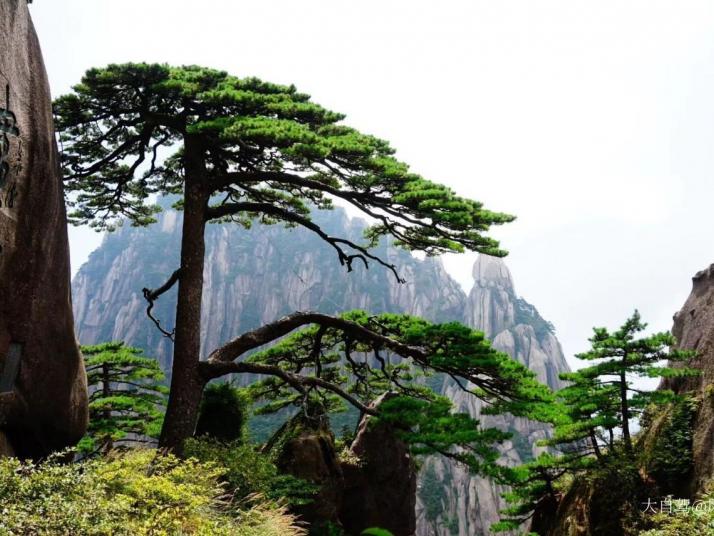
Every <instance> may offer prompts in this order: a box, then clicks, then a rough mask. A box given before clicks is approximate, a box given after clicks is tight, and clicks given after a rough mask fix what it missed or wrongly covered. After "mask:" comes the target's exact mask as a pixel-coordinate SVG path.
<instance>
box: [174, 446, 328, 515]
mask: <svg viewBox="0 0 714 536" xmlns="http://www.w3.org/2000/svg"><path fill="white" fill-rule="evenodd" d="M184 454H185V455H186V456H190V457H194V458H196V459H198V460H200V461H202V462H207V463H214V464H217V465H220V466H221V467H224V468H225V472H224V474H223V476H222V479H223V480H224V481H225V482H226V484H227V489H228V490H229V491H230V493H231V494H233V495H234V497H235V498H236V500H238V501H242V500H245V499H248V498H249V497H250V496H253V495H256V494H257V495H264V496H266V497H268V498H270V499H280V500H282V501H283V502H285V503H287V504H290V505H300V504H307V503H309V502H311V501H312V498H313V496H314V495H315V493H316V492H317V490H318V489H319V488H318V486H315V485H314V484H311V483H309V482H307V481H305V480H302V479H299V478H296V477H294V476H291V475H280V474H278V468H277V467H276V465H275V463H274V460H273V458H272V457H271V456H270V455H269V454H264V453H262V452H259V451H257V450H255V446H254V445H250V444H242V443H240V442H238V441H233V442H230V443H223V442H221V441H217V440H215V439H211V438H208V437H201V438H194V439H188V440H186V441H185V442H184Z"/></svg>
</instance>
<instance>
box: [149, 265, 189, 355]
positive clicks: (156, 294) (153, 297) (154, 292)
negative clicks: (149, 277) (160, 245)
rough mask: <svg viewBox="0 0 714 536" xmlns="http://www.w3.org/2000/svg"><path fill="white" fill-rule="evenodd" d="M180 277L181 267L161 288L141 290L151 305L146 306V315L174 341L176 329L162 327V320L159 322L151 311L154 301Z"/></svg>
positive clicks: (165, 335)
mask: <svg viewBox="0 0 714 536" xmlns="http://www.w3.org/2000/svg"><path fill="white" fill-rule="evenodd" d="M180 277H181V269H180V268H179V269H178V270H175V271H174V273H172V274H171V277H169V279H168V280H167V281H166V283H164V284H163V285H161V286H160V287H159V288H157V289H155V290H151V289H148V288H143V289H141V292H142V294H143V295H144V299H146V301H147V302H148V303H149V305H148V306H147V307H146V316H148V317H149V318H150V319H151V321H152V322H153V323H154V324H155V325H156V327H157V328H158V329H159V331H160V332H161V333H162V334H163V335H164V337H168V338H169V339H171V340H172V341H173V340H174V333H176V329H173V330H172V331H170V332H169V331H166V330H165V329H164V328H162V327H161V322H159V320H158V319H157V318H155V317H154V315H153V314H152V313H151V310H152V309H153V308H154V302H155V301H156V300H158V299H159V296H161V295H162V294H164V293H165V292H168V291H169V290H170V289H171V287H173V286H174V285H175V284H176V282H177V281H178V280H179V278H180Z"/></svg>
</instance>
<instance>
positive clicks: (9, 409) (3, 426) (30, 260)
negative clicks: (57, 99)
mask: <svg viewBox="0 0 714 536" xmlns="http://www.w3.org/2000/svg"><path fill="white" fill-rule="evenodd" d="M0 50H2V51H3V52H2V54H1V55H0V431H1V433H2V434H3V435H4V436H5V437H3V438H2V440H0V445H2V449H1V450H2V453H4V454H9V453H12V452H14V453H16V454H17V455H18V456H22V457H40V456H44V455H46V454H48V453H50V452H52V451H54V450H57V449H61V448H63V447H65V446H67V445H71V444H73V443H75V442H76V441H77V440H78V439H79V438H80V437H81V436H82V435H83V434H84V431H85V428H86V424H87V385H86V383H87V382H86V376H85V371H84V367H83V362H82V358H81V355H80V352H79V349H78V347H77V343H76V339H75V336H74V324H73V320H72V306H71V299H70V286H69V284H70V265H69V246H68V242H67V227H66V217H65V208H64V199H63V191H62V181H61V176H60V172H59V167H58V158H57V146H56V143H55V137H54V126H53V122H52V102H51V98H50V91H49V84H48V81H47V75H46V72H45V67H44V64H43V60H42V54H41V51H40V45H39V42H38V39H37V35H36V34H35V30H34V27H33V24H32V21H31V19H30V15H29V12H28V7H27V0H3V1H2V2H1V3H0Z"/></svg>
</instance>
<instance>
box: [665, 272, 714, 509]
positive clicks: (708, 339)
mask: <svg viewBox="0 0 714 536" xmlns="http://www.w3.org/2000/svg"><path fill="white" fill-rule="evenodd" d="M672 333H673V335H674V336H675V338H676V339H677V344H678V347H679V348H681V349H685V350H695V351H696V352H697V357H696V358H695V359H694V360H693V361H692V362H691V364H690V366H691V367H693V368H697V369H699V370H700V371H701V375H700V376H697V377H690V378H677V379H674V380H665V381H663V382H662V386H663V387H664V388H672V389H673V390H674V391H675V392H678V393H685V392H694V393H696V394H697V395H699V397H700V399H701V402H700V404H699V410H698V413H697V415H696V417H695V419H694V437H693V441H692V443H693V444H692V454H693V459H694V472H693V475H692V479H691V482H690V483H689V486H688V487H689V493H690V495H692V496H694V495H696V494H697V493H698V492H700V491H703V489H704V486H705V485H706V484H707V482H708V481H710V480H711V479H712V477H714V393H713V392H712V387H711V386H712V385H714V264H713V265H711V266H710V267H709V268H707V269H705V270H702V271H701V272H699V273H697V274H696V275H695V276H694V278H693V279H692V292H691V294H690V295H689V298H687V301H686V302H685V304H684V306H683V307H682V309H681V310H680V311H679V312H678V313H677V314H675V315H674V327H673V328H672Z"/></svg>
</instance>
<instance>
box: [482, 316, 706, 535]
mask: <svg viewBox="0 0 714 536" xmlns="http://www.w3.org/2000/svg"><path fill="white" fill-rule="evenodd" d="M646 327H647V324H645V323H643V322H642V320H641V317H640V314H639V312H637V311H635V312H634V313H633V315H632V316H631V317H630V318H628V319H627V320H626V321H625V323H624V324H623V325H622V327H620V328H619V329H618V330H616V331H614V332H610V331H608V330H607V329H606V328H594V330H593V331H594V335H593V337H591V338H590V342H591V344H592V346H591V349H590V350H588V351H587V352H584V353H581V354H578V355H577V357H578V358H579V359H583V360H586V361H590V362H594V364H593V365H591V366H588V367H584V368H581V369H579V370H578V371H576V372H570V373H564V374H561V375H560V378H561V379H562V380H566V381H568V382H569V385H568V386H567V387H565V388H563V389H561V390H560V391H559V392H558V393H556V397H557V404H555V405H554V406H553V412H552V414H551V415H550V418H548V419H547V421H546V422H549V423H550V424H553V425H554V433H553V436H552V437H551V438H550V439H548V440H545V441H542V442H541V445H544V446H551V447H555V448H556V449H557V451H558V453H557V454H548V453H546V454H543V455H541V456H540V457H539V458H537V459H536V460H534V461H533V462H530V463H527V464H524V465H522V466H520V467H518V468H516V469H515V470H514V472H513V473H512V482H511V485H512V490H511V491H510V492H508V493H506V494H504V498H505V499H506V500H507V501H508V503H509V507H508V508H507V509H505V510H504V511H502V514H503V516H504V517H503V519H502V521H501V522H499V523H498V524H497V525H495V526H494V527H492V530H494V531H506V530H513V529H515V528H517V527H519V526H520V525H521V524H522V523H523V522H525V521H526V520H527V519H529V518H530V517H531V516H532V515H533V514H534V512H535V510H536V508H538V509H540V508H543V507H544V505H546V506H547V505H548V504H550V505H553V504H554V500H555V498H556V497H555V494H554V490H555V483H556V482H557V481H558V479H560V478H561V477H563V476H564V475H566V474H569V475H575V474H582V473H587V472H588V471H591V470H592V469H593V468H594V467H597V466H600V467H607V466H609V465H611V462H613V461H614V462H615V464H616V465H617V466H632V467H635V466H636V463H637V456H636V453H635V451H634V448H633V443H632V434H631V432H630V426H629V422H630V420H631V419H632V418H634V417H637V416H640V415H642V413H643V412H644V410H645V408H647V407H652V406H661V405H663V404H666V403H669V402H673V401H679V400H681V399H682V398H681V397H680V396H678V395H676V394H675V393H673V392H672V391H670V390H665V389H662V390H656V391H645V390H642V389H639V388H636V387H634V385H633V380H635V379H637V378H645V377H646V378H671V377H683V376H694V375H697V374H698V373H699V371H697V370H694V369H691V368H688V367H687V366H686V363H687V362H688V361H689V360H691V359H692V358H693V357H694V356H695V353H694V352H691V351H685V350H679V349H677V348H675V343H676V341H675V339H674V337H673V336H672V334H671V333H669V332H661V333H655V334H653V335H649V336H645V337H640V338H637V335H638V334H639V333H641V332H643V331H644V330H645V329H646ZM665 362H666V363H665ZM618 444H621V445H622V447H623V448H622V449H618V448H617V447H618ZM615 456H622V457H618V458H615Z"/></svg>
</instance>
